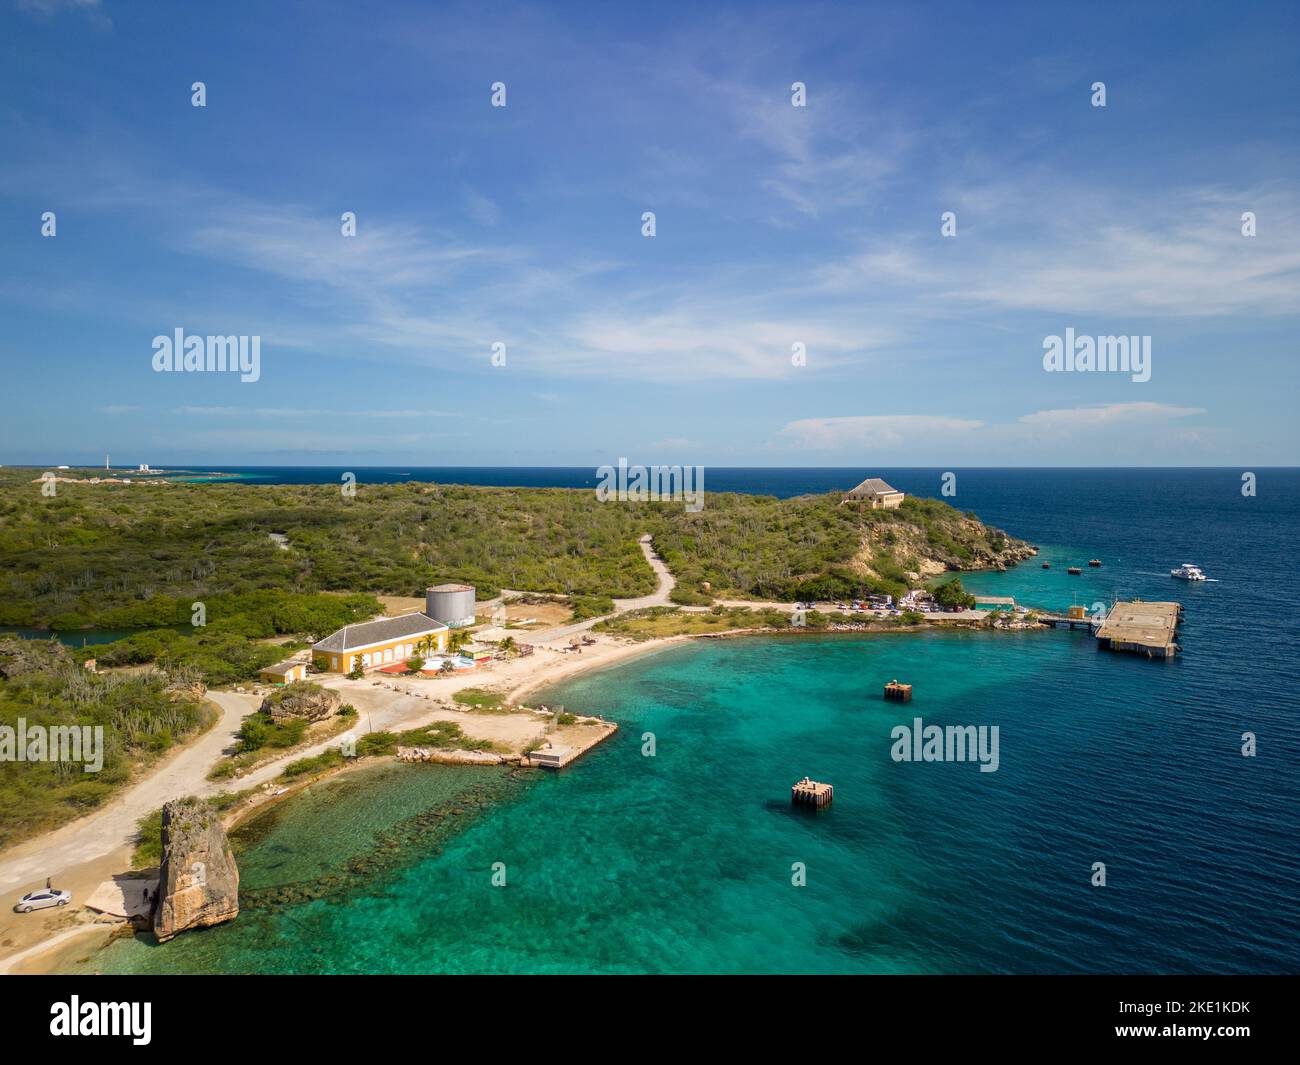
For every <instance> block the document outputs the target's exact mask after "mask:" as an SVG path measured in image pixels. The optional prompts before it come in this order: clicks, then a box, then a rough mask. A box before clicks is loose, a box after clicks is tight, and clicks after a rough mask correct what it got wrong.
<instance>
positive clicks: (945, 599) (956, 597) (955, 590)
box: [934, 577, 975, 610]
mask: <svg viewBox="0 0 1300 1065" xmlns="http://www.w3.org/2000/svg"><path fill="white" fill-rule="evenodd" d="M934 601H935V602H936V603H938V604H939V605H940V606H941V607H944V608H946V609H951V610H970V609H971V608H972V607H974V605H975V597H974V596H973V595H969V594H967V592H966V590H965V589H964V588H963V587H962V586H961V578H960V577H953V578H952V579H950V580H946V581H944V582H943V583H942V584H939V585H936V586H935V589H934Z"/></svg>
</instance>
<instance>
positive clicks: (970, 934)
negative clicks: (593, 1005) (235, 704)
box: [92, 632, 1296, 972]
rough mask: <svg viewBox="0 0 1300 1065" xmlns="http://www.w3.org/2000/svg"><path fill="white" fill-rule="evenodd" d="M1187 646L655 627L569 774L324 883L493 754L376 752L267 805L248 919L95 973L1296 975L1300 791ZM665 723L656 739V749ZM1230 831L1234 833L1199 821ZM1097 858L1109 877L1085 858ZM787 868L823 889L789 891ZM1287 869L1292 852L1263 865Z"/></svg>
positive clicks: (129, 948)
mask: <svg viewBox="0 0 1300 1065" xmlns="http://www.w3.org/2000/svg"><path fill="white" fill-rule="evenodd" d="M1165 668H1167V667H1165V666H1162V665H1153V664H1152V663H1148V662H1145V661H1140V660H1138V659H1136V658H1121V657H1118V656H1113V655H1107V654H1102V653H1099V652H1098V651H1097V650H1095V648H1094V647H1093V645H1092V643H1091V641H1090V640H1089V639H1088V638H1087V637H1086V636H1084V635H1083V634H1079V633H1064V632H1042V633H1031V634H1025V635H1001V636H983V635H974V634H938V633H935V634H921V635H902V636H884V637H877V638H835V637H819V638H807V639H788V638H770V639H769V638H752V639H745V640H735V641H717V642H714V641H709V642H700V643H693V644H690V645H687V646H684V647H675V648H672V649H667V650H664V651H659V652H652V653H651V654H650V655H649V656H647V657H646V658H644V659H641V660H637V661H634V662H633V663H631V664H629V665H626V666H623V667H620V668H618V669H613V670H608V671H604V672H601V673H596V674H592V675H590V676H587V677H583V678H580V679H577V680H575V681H574V682H572V683H570V684H568V685H566V686H565V687H564V688H563V690H562V691H560V692H556V693H554V696H553V697H559V698H562V699H563V700H564V701H565V705H567V706H570V707H581V708H583V709H591V710H596V709H601V710H609V709H610V708H611V706H617V708H618V713H617V716H618V718H619V720H620V721H621V722H622V725H623V728H622V730H621V731H620V733H619V734H618V735H617V736H616V737H615V738H614V739H613V740H611V741H610V742H608V743H607V744H606V745H604V746H602V747H601V748H598V749H597V750H596V751H594V752H593V753H592V754H590V755H589V756H587V758H586V759H584V760H583V761H582V762H581V763H579V764H578V765H577V766H576V767H574V768H572V769H569V770H566V771H564V772H562V773H560V774H556V775H546V776H534V777H533V778H532V779H530V780H529V781H528V782H526V783H520V784H518V785H516V786H517V788H518V792H517V794H516V795H514V796H513V800H512V801H508V802H504V803H502V805H500V806H499V807H496V808H494V809H492V810H491V811H490V812H488V813H487V814H486V815H485V816H481V817H480V818H479V819H478V820H476V821H474V822H473V823H472V824H471V825H470V827H468V828H467V829H466V830H464V831H463V832H461V833H460V834H457V835H452V836H450V837H449V838H446V839H444V840H440V841H438V842H437V843H436V844H435V843H433V842H431V841H429V840H425V839H422V838H421V837H420V836H419V835H418V834H416V835H415V837H414V838H413V840H412V841H410V842H409V847H410V849H409V850H404V849H399V850H398V852H397V853H396V854H391V853H390V858H391V859H392V861H393V862H394V863H395V864H391V865H388V866H385V865H384V863H383V862H382V861H378V860H376V861H375V865H374V868H373V869H367V870H363V874H362V875H360V876H355V877H353V878H352V880H351V882H348V883H344V884H343V886H342V893H341V894H337V895H336V896H335V897H330V895H329V890H328V889H327V887H322V885H320V884H319V883H317V881H318V880H319V879H320V878H321V877H323V876H328V875H329V874H330V871H334V872H335V873H336V874H337V873H338V871H339V870H344V871H346V870H347V869H348V868H349V867H351V866H352V865H354V864H355V863H356V862H357V861H358V860H365V859H367V858H369V857H370V856H371V855H372V854H373V853H374V852H375V851H376V850H378V852H379V853H380V854H382V853H383V848H382V847H380V848H375V847H373V846H372V837H373V835H374V833H375V832H376V830H378V829H382V828H383V827H384V826H386V825H390V824H400V823H402V822H403V821H404V820H405V819H408V818H410V817H412V816H413V815H414V814H416V813H417V812H419V811H421V810H423V809H430V808H437V807H438V806H439V804H444V803H445V802H446V801H448V799H449V798H450V799H452V800H453V801H454V800H455V799H456V793H457V789H458V788H460V787H463V786H465V783H466V781H467V780H469V781H473V780H475V779H477V775H478V773H479V772H480V771H477V770H446V769H444V768H442V767H405V766H401V767H395V766H390V765H385V766H383V767H377V768H376V770H366V771H364V772H363V773H359V774H356V775H355V776H354V777H351V778H344V780H343V781H337V782H333V783H331V784H329V785H326V787H325V788H322V789H318V793H317V794H315V795H312V796H310V797H309V798H307V799H305V800H301V801H300V803H298V804H292V803H291V804H286V806H285V808H284V810H285V813H283V814H282V815H280V816H279V817H278V818H277V819H273V820H272V821H271V823H270V824H269V825H267V826H264V827H263V829H262V831H260V832H259V833H258V837H257V839H256V840H255V841H254V842H252V843H250V844H249V845H248V846H247V847H246V849H245V851H244V853H243V854H242V855H241V858H240V862H241V868H242V869H243V870H244V887H245V889H248V890H249V892H250V893H251V894H250V898H251V901H252V907H251V908H250V909H247V910H246V911H245V912H244V913H243V914H241V916H240V918H239V919H238V920H237V921H236V922H235V923H233V924H231V925H228V926H226V927H224V928H221V929H216V930H212V931H208V932H203V933H197V934H193V935H188V936H184V937H181V938H180V939H177V940H175V941H174V942H173V943H170V944H167V945H166V946H164V947H161V948H159V947H152V946H147V945H145V943H144V942H143V941H139V942H134V943H126V944H119V945H117V946H115V947H114V948H112V949H110V950H108V951H106V952H103V953H101V954H100V955H98V956H97V957H96V958H95V959H94V962H93V964H92V967H94V968H98V969H101V970H103V971H151V972H152V971H171V972H178V971H202V972H523V971H527V972H551V971H555V972H621V971H628V972H647V971H648V972H669V971H671V972H681V971H688V972H947V971H1003V970H1006V971H1040V970H1041V971H1097V970H1105V971H1116V970H1117V971H1126V970H1130V969H1134V968H1140V969H1143V970H1150V969H1156V970H1160V971H1187V970H1202V969H1213V970H1223V971H1234V970H1237V969H1257V968H1264V969H1270V970H1271V969H1284V968H1292V969H1294V968H1295V964H1296V957H1295V949H1296V948H1295V937H1294V930H1295V923H1294V922H1295V903H1294V895H1288V892H1289V891H1290V890H1291V888H1292V887H1293V886H1294V879H1293V878H1294V875H1295V872H1296V870H1295V856H1294V836H1293V835H1288V831H1293V829H1294V812H1293V811H1292V812H1291V813H1290V814H1289V815H1288V814H1287V810H1288V807H1290V806H1292V805H1293V801H1294V795H1287V794H1267V793H1257V794H1256V795H1255V800H1254V801H1253V802H1252V803H1251V804H1250V805H1249V806H1247V807H1244V808H1234V807H1233V806H1232V805H1229V804H1223V803H1222V802H1221V801H1220V800H1221V799H1222V798H1225V797H1229V796H1232V795H1233V794H1234V793H1235V792H1236V791H1237V789H1238V788H1239V786H1240V784H1241V782H1242V781H1244V780H1245V779H1246V777H1247V775H1248V774H1249V773H1251V772H1252V771H1253V770H1254V767H1253V766H1251V765H1249V764H1246V760H1244V759H1241V758H1240V757H1236V758H1234V757H1230V755H1232V754H1233V749H1234V744H1235V736H1234V735H1233V734H1232V733H1231V731H1230V730H1229V731H1226V732H1225V730H1224V728H1223V727H1222V722H1220V721H1218V720H1216V716H1215V715H1214V714H1209V713H1205V712H1199V713H1198V712H1195V711H1190V712H1189V710H1188V709H1186V708H1183V707H1180V706H1178V705H1177V704H1176V703H1174V702H1171V701H1167V700H1165V699H1163V698H1161V697H1160V696H1159V695H1158V694H1156V692H1155V689H1154V688H1152V687H1149V686H1148V681H1149V679H1150V678H1152V677H1154V676H1158V674H1157V673H1156V672H1155V671H1156V670H1160V669H1165ZM759 676H761V677H762V681H763V682H762V684H755V683H754V681H755V678H756V677H759ZM893 676H898V677H902V678H906V679H908V680H910V681H912V682H913V683H915V684H916V686H917V694H916V698H915V699H914V701H913V702H912V703H911V704H910V706H908V707H906V708H901V707H897V706H895V705H894V704H887V703H885V702H884V701H883V700H882V699H881V698H880V696H879V690H880V686H881V684H882V683H883V681H884V680H887V679H889V678H890V677H893ZM1135 687H1136V688H1137V689H1138V690H1142V691H1145V692H1146V695H1147V698H1143V699H1135V698H1134V689H1135ZM1139 709H1140V715H1139V713H1138V712H1137V711H1138V710H1139ZM916 715H919V716H922V717H923V718H924V719H925V720H926V721H934V722H938V723H950V722H951V723H963V724H964V723H972V724H990V725H992V724H997V725H999V726H1000V729H1001V743H1000V758H1001V766H1000V768H999V769H998V771H997V772H995V773H980V772H979V771H978V768H977V766H976V765H974V764H971V763H967V764H939V763H918V764H902V763H895V762H893V761H892V760H891V759H890V758H889V753H888V752H889V746H890V737H889V730H890V728H891V727H892V726H893V725H894V724H897V723H899V722H909V721H910V720H911V719H912V717H913V716H916ZM646 731H650V732H653V733H654V735H655V738H656V744H657V754H656V755H655V756H654V757H645V756H643V754H642V753H641V745H642V740H641V736H642V734H643V733H644V732H646ZM1135 767H1136V769H1135ZM366 773H369V774H371V775H370V776H366V775H365V774H366ZM467 774H468V776H467ZM804 774H809V775H811V776H812V777H814V778H815V779H822V780H829V781H831V782H833V783H834V784H835V788H836V795H835V802H834V804H833V805H832V806H831V807H830V808H829V809H827V810H825V811H823V812H821V813H806V812H803V811H797V810H794V809H792V808H791V806H790V803H789V787H790V784H791V783H792V782H793V781H795V780H797V779H798V778H799V777H801V776H803V775H804ZM344 781H346V783H344ZM449 782H450V783H449ZM494 788H495V784H494V786H493V787H492V788H489V789H488V790H494ZM340 789H346V790H340ZM1216 796H1217V798H1216ZM1207 797H1208V798H1209V801H1207ZM1135 814H1136V815H1139V816H1135ZM1263 814H1268V815H1270V816H1271V817H1273V818H1275V819H1281V818H1287V817H1289V818H1290V820H1291V826H1290V830H1288V828H1287V827H1286V826H1285V825H1284V824H1283V823H1281V822H1280V821H1279V822H1278V823H1276V824H1275V825H1274V826H1273V828H1272V829H1271V830H1270V829H1269V828H1267V827H1266V826H1265V825H1263V824H1261V815H1263ZM1225 834H1226V836H1227V837H1229V838H1232V839H1234V840H1235V841H1236V846H1235V848H1234V850H1233V851H1232V852H1228V853H1217V852H1216V851H1215V850H1214V849H1212V848H1210V847H1208V846H1207V845H1206V839H1207V837H1210V838H1215V839H1217V838H1219V837H1220V836H1223V835H1225ZM1281 858H1284V859H1285V862H1286V867H1282V866H1279V865H1277V864H1276V863H1277V862H1278V861H1279V859H1281ZM1097 860H1102V861H1105V862H1106V863H1107V865H1108V868H1109V875H1110V886H1109V887H1108V888H1107V889H1105V890H1104V891H1099V890H1097V889H1094V888H1091V887H1090V886H1089V882H1088V878H1089V873H1090V867H1091V864H1092V862H1094V861H1097ZM497 862H501V863H504V865H505V873H506V885H505V886H504V887H495V886H493V884H492V871H493V865H494V863H497ZM795 862H802V863H804V865H805V867H806V869H807V886H805V887H795V886H792V884H791V875H792V872H791V870H792V863H795ZM1269 865H1271V866H1273V867H1274V868H1273V875H1272V876H1271V877H1267V878H1264V879H1263V880H1261V881H1260V882H1258V883H1249V884H1248V883H1247V882H1246V881H1247V880H1253V879H1255V878H1254V877H1253V875H1251V874H1252V872H1253V871H1256V870H1258V869H1259V868H1261V867H1263V866H1269ZM1207 883H1212V884H1213V885H1214V887H1213V889H1212V890H1208V891H1207V890H1205V885H1206V884H1207ZM301 884H306V885H308V887H307V889H306V890H307V891H308V893H310V892H311V891H319V892H320V893H322V894H323V895H324V896H325V897H324V898H322V899H320V900H308V899H301V898H297V897H294V898H292V899H291V900H290V902H289V904H288V905H286V906H283V907H280V908H279V910H278V912H274V911H273V910H271V909H267V908H266V907H267V906H268V904H270V903H273V902H274V899H275V890H274V889H276V888H277V887H280V886H284V885H301ZM301 890H302V889H301V888H295V889H294V890H293V891H290V892H289V894H290V895H292V896H296V895H297V894H299V893H300V892H301ZM248 901H249V899H248V898H246V903H247V902H248Z"/></svg>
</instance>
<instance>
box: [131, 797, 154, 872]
mask: <svg viewBox="0 0 1300 1065" xmlns="http://www.w3.org/2000/svg"><path fill="white" fill-rule="evenodd" d="M136 828H137V829H139V832H140V838H139V839H138V840H136V844H135V850H134V851H132V853H131V868H132V869H146V868H149V867H150V866H154V865H160V864H161V863H162V808H161V807H159V808H158V809H157V810H155V811H154V812H153V813H151V814H145V816H144V817H142V818H140V820H139V821H137V822H136Z"/></svg>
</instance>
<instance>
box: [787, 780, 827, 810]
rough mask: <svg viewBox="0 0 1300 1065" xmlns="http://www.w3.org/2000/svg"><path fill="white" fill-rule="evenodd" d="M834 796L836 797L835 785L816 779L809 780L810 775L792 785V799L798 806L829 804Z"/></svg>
mask: <svg viewBox="0 0 1300 1065" xmlns="http://www.w3.org/2000/svg"><path fill="white" fill-rule="evenodd" d="M833 798H835V787H834V785H832V784H822V783H820V782H818V781H816V780H809V779H808V777H804V778H803V780H801V781H799V782H798V783H797V784H793V785H791V787H790V801H791V802H792V803H794V804H795V805H796V806H817V807H821V806H829V805H830V804H831V800H832V799H833Z"/></svg>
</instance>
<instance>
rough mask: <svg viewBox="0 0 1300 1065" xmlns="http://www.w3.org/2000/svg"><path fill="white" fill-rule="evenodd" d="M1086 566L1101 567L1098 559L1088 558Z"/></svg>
mask: <svg viewBox="0 0 1300 1065" xmlns="http://www.w3.org/2000/svg"><path fill="white" fill-rule="evenodd" d="M1088 565H1090V566H1100V565H1101V559H1099V558H1090V559H1088Z"/></svg>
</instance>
